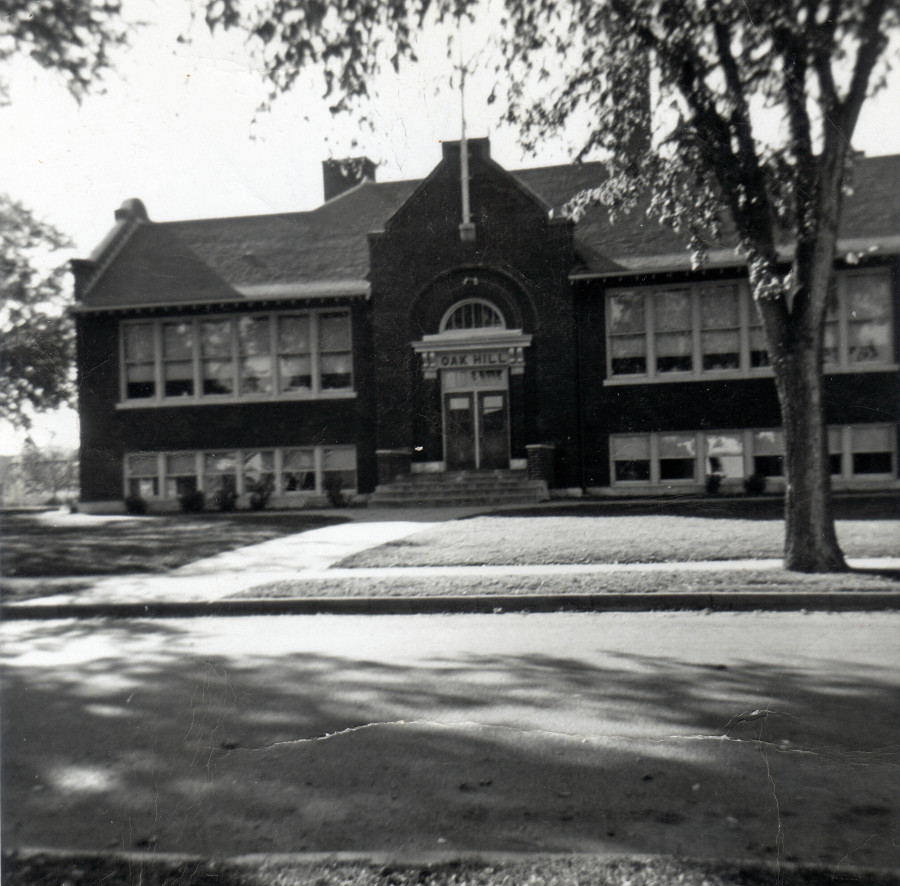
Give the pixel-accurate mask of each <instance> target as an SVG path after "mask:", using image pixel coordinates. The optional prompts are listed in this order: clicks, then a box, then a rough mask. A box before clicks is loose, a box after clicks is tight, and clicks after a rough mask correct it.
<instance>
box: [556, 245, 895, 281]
mask: <svg viewBox="0 0 900 886" xmlns="http://www.w3.org/2000/svg"><path fill="white" fill-rule="evenodd" d="M777 251H778V257H779V259H781V260H783V261H788V260H789V259H790V258H791V256H792V253H793V247H791V246H788V245H787V244H784V245H781V246H779V247H778V248H777ZM835 252H836V257H837V258H838V259H841V258H845V259H846V260H848V261H851V262H852V263H856V262H859V261H861V260H863V259H866V258H875V257H879V256H884V257H887V256H890V255H897V254H900V235H891V236H886V237H871V238H870V237H845V238H841V239H839V240H838V242H837V247H836V249H835ZM613 261H617V262H619V263H620V264H621V265H622V268H621V270H612V271H609V270H607V271H591V270H579V271H576V272H574V273H572V274H569V279H570V280H603V279H612V278H617V277H645V276H647V275H650V274H669V273H683V272H685V271H694V270H697V269H696V268H695V267H694V266H693V265H692V263H691V257H690V253H689V252H688V251H687V250H685V251H684V252H672V253H664V254H661V255H644V256H640V257H638V258H637V259H635V258H631V257H629V258H621V257H618V258H613ZM746 264H747V262H746V260H745V259H744V258H742V257H741V256H740V255H738V254H737V251H736V249H715V250H710V251H709V252H708V253H707V255H706V261H705V262H704V263H703V268H702V270H718V269H729V268H743V267H745V266H746Z"/></svg>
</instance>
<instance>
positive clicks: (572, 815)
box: [0, 613, 900, 868]
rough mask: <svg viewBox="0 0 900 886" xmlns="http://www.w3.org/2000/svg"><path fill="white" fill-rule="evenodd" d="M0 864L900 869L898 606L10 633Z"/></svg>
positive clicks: (150, 623) (298, 620) (267, 620)
mask: <svg viewBox="0 0 900 886" xmlns="http://www.w3.org/2000/svg"><path fill="white" fill-rule="evenodd" d="M0 637H2V640H3V645H2V658H0V661H2V666H3V670H2V679H3V708H4V716H3V735H2V753H3V760H2V771H3V778H4V783H3V809H2V814H3V820H2V840H3V845H4V848H19V847H26V846H27V847H36V846H45V847H52V848H59V849H79V850H119V851H135V850H155V851H159V852H189V853H198V854H202V855H214V856H222V855H235V854H242V853H248V852H307V851H336V850H348V851H361V852H367V851H374V850H379V851H383V850H386V849H390V850H396V851H398V852H428V851H451V852H452V851H459V852H463V851H478V850H506V851H526V852H528V851H539V850H540V851H554V852H559V851H579V852H600V853H617V854H625V853H628V854H634V853H664V854H676V855H693V856H701V857H721V858H760V859H767V860H774V861H800V862H816V863H824V864H827V865H833V866H835V867H847V866H849V867H857V866H860V867H889V868H897V867H900V849H898V832H897V822H898V804H900V765H898V764H900V751H898V743H897V735H898V726H900V669H898V668H897V664H898V652H900V615H898V614H896V613H869V614H867V613H843V614H825V613H809V614H804V613H781V614H774V613H753V614H699V613H667V614H659V613H641V614H635V613H630V614H627V613H611V614H602V615H593V614H578V615H575V614H550V615H534V614H516V615H484V616H478V615H457V616H421V615H419V616H404V617H401V616H384V617H381V618H365V617H353V616H339V617H333V616H322V615H319V616H312V617H279V618H272V617H255V618H229V619H216V618H195V619H191V620H181V619H171V620H166V619H155V620H127V621H112V620H94V621H76V620H71V619H69V620H47V619H44V620H40V621H7V622H4V623H3V624H2V625H0Z"/></svg>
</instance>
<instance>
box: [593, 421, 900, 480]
mask: <svg viewBox="0 0 900 886" xmlns="http://www.w3.org/2000/svg"><path fill="white" fill-rule="evenodd" d="M896 436H897V430H896V428H895V427H894V426H893V425H855V426H846V427H831V428H829V429H828V451H829V454H830V460H831V474H832V476H833V477H835V478H843V479H852V478H858V477H869V478H872V479H889V478H895V477H896V476H897V466H896V465H897V460H896V448H897V447H896ZM610 460H611V462H612V477H613V483H614V484H630V483H650V484H659V483H700V482H702V481H703V479H704V478H705V477H706V476H707V475H709V474H719V475H720V476H722V477H723V478H725V479H726V480H727V479H741V478H744V477H748V476H750V475H751V474H758V475H760V476H763V477H770V478H773V477H781V476H782V475H783V473H784V435H783V433H782V431H781V430H780V429H769V430H734V431H696V432H694V431H690V432H684V433H663V432H655V433H650V434H616V435H613V436H612V437H611V438H610Z"/></svg>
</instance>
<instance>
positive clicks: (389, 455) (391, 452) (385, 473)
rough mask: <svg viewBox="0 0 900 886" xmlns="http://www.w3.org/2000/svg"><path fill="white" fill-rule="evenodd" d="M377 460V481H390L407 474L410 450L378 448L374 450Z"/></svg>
mask: <svg viewBox="0 0 900 886" xmlns="http://www.w3.org/2000/svg"><path fill="white" fill-rule="evenodd" d="M375 458H376V459H377V460H378V482H379V484H381V483H390V482H391V481H392V480H396V479H397V478H398V477H405V476H407V475H408V474H409V470H410V463H411V461H412V452H411V451H410V450H409V449H378V450H376V451H375Z"/></svg>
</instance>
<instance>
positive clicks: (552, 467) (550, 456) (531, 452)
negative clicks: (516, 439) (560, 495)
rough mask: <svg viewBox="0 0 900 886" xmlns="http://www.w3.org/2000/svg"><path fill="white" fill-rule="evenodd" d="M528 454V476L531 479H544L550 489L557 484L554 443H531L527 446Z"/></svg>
mask: <svg viewBox="0 0 900 886" xmlns="http://www.w3.org/2000/svg"><path fill="white" fill-rule="evenodd" d="M525 452H526V453H527V454H528V469H527V476H528V479H529V480H543V481H544V482H545V483H546V484H547V488H548V489H552V488H553V487H554V486H555V485H556V447H555V446H554V445H553V444H552V443H531V444H529V445H528V446H526V447H525Z"/></svg>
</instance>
